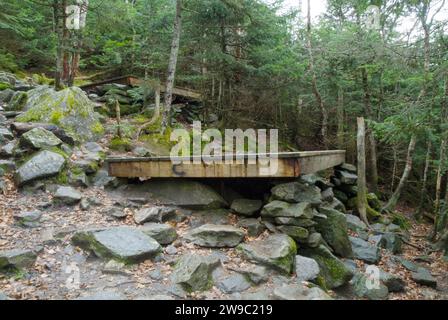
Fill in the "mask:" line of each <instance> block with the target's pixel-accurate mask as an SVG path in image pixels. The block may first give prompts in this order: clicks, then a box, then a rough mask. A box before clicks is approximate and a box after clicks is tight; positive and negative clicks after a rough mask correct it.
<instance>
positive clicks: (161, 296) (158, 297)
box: [135, 294, 174, 301]
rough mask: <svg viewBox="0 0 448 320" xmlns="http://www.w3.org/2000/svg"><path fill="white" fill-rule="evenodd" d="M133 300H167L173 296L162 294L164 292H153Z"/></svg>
mask: <svg viewBox="0 0 448 320" xmlns="http://www.w3.org/2000/svg"><path fill="white" fill-rule="evenodd" d="M135 300H140V301H151V300H156V301H169V300H174V298H173V297H172V296H168V295H164V294H155V295H151V296H143V297H138V298H136V299H135Z"/></svg>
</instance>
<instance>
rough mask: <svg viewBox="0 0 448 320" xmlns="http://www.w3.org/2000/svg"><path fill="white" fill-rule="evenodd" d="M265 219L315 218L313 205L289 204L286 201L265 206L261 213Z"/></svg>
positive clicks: (273, 202)
mask: <svg viewBox="0 0 448 320" xmlns="http://www.w3.org/2000/svg"><path fill="white" fill-rule="evenodd" d="M261 215H262V216H263V217H264V218H306V219H312V218H313V217H314V214H313V209H312V208H311V204H310V203H308V202H302V203H288V202H284V201H278V200H275V201H272V202H271V203H269V204H267V205H266V206H264V208H263V210H262V211H261Z"/></svg>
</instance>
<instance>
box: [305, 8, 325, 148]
mask: <svg viewBox="0 0 448 320" xmlns="http://www.w3.org/2000/svg"><path fill="white" fill-rule="evenodd" d="M307 49H308V55H309V59H310V63H309V69H310V72H311V77H312V80H311V82H312V87H313V94H314V96H315V97H316V101H317V104H318V105H319V108H320V111H321V116H322V121H321V130H320V135H321V140H322V144H323V146H324V147H326V146H327V143H328V139H327V133H328V112H327V109H326V108H325V105H324V102H323V100H322V95H321V94H320V91H319V88H318V86H317V77H316V72H315V70H314V56H313V46H312V42H311V1H310V0H308V24H307Z"/></svg>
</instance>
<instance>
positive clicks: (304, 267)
mask: <svg viewBox="0 0 448 320" xmlns="http://www.w3.org/2000/svg"><path fill="white" fill-rule="evenodd" d="M295 262H296V264H295V265H296V275H297V280H298V281H300V282H301V281H314V280H316V279H317V277H318V276H319V273H320V268H319V264H318V263H317V262H316V260H314V259H311V258H307V257H302V256H296V260H295Z"/></svg>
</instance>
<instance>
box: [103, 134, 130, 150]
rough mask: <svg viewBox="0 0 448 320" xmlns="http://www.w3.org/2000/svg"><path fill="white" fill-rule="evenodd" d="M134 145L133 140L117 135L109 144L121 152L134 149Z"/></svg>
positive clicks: (111, 147)
mask: <svg viewBox="0 0 448 320" xmlns="http://www.w3.org/2000/svg"><path fill="white" fill-rule="evenodd" d="M132 147H133V144H132V141H131V140H130V139H127V138H119V137H115V138H113V139H112V140H111V142H110V144H109V148H110V149H112V150H115V151H120V152H129V151H132Z"/></svg>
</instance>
